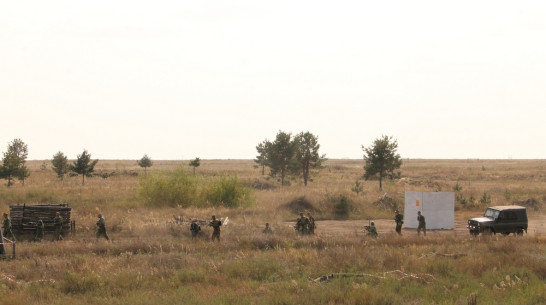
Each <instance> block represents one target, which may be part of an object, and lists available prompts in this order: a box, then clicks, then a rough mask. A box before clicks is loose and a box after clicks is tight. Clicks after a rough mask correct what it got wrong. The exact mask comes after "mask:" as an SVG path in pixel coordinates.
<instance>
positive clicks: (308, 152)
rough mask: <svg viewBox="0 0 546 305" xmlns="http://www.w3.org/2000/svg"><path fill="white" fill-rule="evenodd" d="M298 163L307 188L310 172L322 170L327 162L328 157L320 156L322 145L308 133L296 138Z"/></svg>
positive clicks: (298, 169) (315, 137)
mask: <svg viewBox="0 0 546 305" xmlns="http://www.w3.org/2000/svg"><path fill="white" fill-rule="evenodd" d="M294 142H295V147H296V154H295V157H296V161H297V167H296V171H298V172H299V173H300V174H301V175H302V177H303V184H304V185H305V186H307V181H309V178H310V176H309V175H310V171H311V170H312V169H314V168H320V167H321V165H322V163H323V162H324V161H325V160H326V155H320V154H319V148H320V144H318V137H317V136H315V135H313V134H312V133H310V132H309V131H307V132H301V133H299V134H298V135H297V136H296V137H295V138H294Z"/></svg>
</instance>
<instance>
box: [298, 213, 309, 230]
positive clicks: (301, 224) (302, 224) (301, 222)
mask: <svg viewBox="0 0 546 305" xmlns="http://www.w3.org/2000/svg"><path fill="white" fill-rule="evenodd" d="M296 230H298V232H299V233H300V234H301V235H304V234H309V218H307V217H305V215H304V214H303V213H300V218H298V220H297V221H296Z"/></svg>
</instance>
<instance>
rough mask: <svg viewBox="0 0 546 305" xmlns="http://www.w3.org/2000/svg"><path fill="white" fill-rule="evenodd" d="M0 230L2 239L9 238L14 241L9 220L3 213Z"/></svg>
mask: <svg viewBox="0 0 546 305" xmlns="http://www.w3.org/2000/svg"><path fill="white" fill-rule="evenodd" d="M2 228H3V229H4V230H3V232H2V234H3V235H4V237H5V238H8V237H9V238H11V239H12V240H13V241H15V235H13V231H12V230H11V219H10V218H9V216H8V213H4V223H3V224H2Z"/></svg>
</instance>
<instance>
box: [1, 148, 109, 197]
mask: <svg viewBox="0 0 546 305" xmlns="http://www.w3.org/2000/svg"><path fill="white" fill-rule="evenodd" d="M27 156H28V145H27V144H25V142H23V141H22V140H21V139H15V140H13V141H12V142H10V143H9V144H8V149H7V151H6V152H4V156H3V158H2V166H0V179H6V180H7V181H8V183H7V186H12V185H13V183H14V181H15V179H18V180H21V182H22V183H23V185H24V184H25V179H26V178H28V177H29V176H30V171H29V170H28V168H27V166H26V161H27ZM97 162H99V160H91V155H90V154H89V153H88V152H87V150H84V151H83V153H82V154H80V155H78V158H77V159H76V160H75V161H74V162H73V164H69V163H68V158H67V157H66V156H65V155H64V154H63V153H62V152H58V153H56V154H55V155H54V156H53V159H52V160H51V164H52V165H53V170H54V171H55V173H56V174H57V176H58V177H59V178H60V179H61V180H63V178H64V176H65V175H66V174H67V173H68V172H69V171H72V172H74V173H77V174H78V175H82V185H83V184H85V176H89V175H90V174H91V173H92V172H93V171H94V168H95V165H96V164H97Z"/></svg>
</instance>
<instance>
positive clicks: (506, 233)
mask: <svg viewBox="0 0 546 305" xmlns="http://www.w3.org/2000/svg"><path fill="white" fill-rule="evenodd" d="M501 234H502V235H504V236H508V235H510V232H502V233H501Z"/></svg>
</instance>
